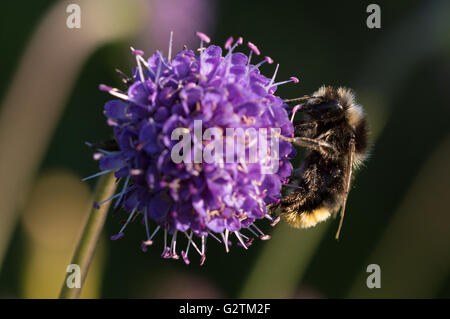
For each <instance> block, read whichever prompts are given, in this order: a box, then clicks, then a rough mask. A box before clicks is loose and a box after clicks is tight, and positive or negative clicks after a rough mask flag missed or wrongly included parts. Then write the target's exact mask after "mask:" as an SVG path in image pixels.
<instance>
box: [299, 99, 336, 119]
mask: <svg viewBox="0 0 450 319" xmlns="http://www.w3.org/2000/svg"><path fill="white" fill-rule="evenodd" d="M300 111H302V112H303V113H306V114H308V115H309V116H310V117H311V118H313V119H316V120H320V119H327V118H328V119H329V118H335V117H339V116H340V115H342V114H343V111H344V109H343V107H342V105H340V103H339V100H337V99H330V100H328V99H323V98H320V97H312V98H311V99H309V100H308V101H307V102H306V103H305V104H303V105H302V106H301V108H300Z"/></svg>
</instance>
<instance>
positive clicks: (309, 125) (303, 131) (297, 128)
mask: <svg viewBox="0 0 450 319" xmlns="http://www.w3.org/2000/svg"><path fill="white" fill-rule="evenodd" d="M316 127H317V123H314V122H303V123H302V122H300V123H297V124H294V136H295V137H303V136H306V135H310V132H311V131H313V130H315V129H316Z"/></svg>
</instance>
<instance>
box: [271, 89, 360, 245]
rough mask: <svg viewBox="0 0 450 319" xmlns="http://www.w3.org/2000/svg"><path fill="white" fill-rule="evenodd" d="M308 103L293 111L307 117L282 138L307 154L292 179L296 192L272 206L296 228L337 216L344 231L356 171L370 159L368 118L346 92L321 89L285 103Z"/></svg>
mask: <svg viewBox="0 0 450 319" xmlns="http://www.w3.org/2000/svg"><path fill="white" fill-rule="evenodd" d="M285 102H286V103H293V102H304V103H303V104H299V105H297V106H295V107H294V109H293V113H294V114H293V117H292V120H293V119H294V115H295V112H296V111H300V112H301V113H303V114H304V120H303V121H301V122H294V137H281V138H283V139H284V140H287V141H289V142H291V143H292V144H293V145H296V146H300V147H303V148H306V149H307V154H306V157H305V159H304V161H303V162H302V164H301V166H300V168H298V169H296V170H295V171H294V173H293V176H292V177H291V181H293V182H294V183H295V184H297V185H295V186H294V185H291V186H292V187H294V188H295V190H294V191H293V192H291V193H290V194H288V195H287V196H285V197H283V198H281V200H280V201H279V202H278V203H277V204H276V205H273V206H272V207H270V210H271V212H276V213H278V214H280V215H281V216H282V217H283V218H284V219H285V220H286V221H287V222H288V223H289V224H290V225H292V226H294V227H296V228H308V227H312V226H315V225H316V224H317V223H319V222H322V221H324V220H326V219H327V218H329V217H330V216H331V215H332V214H337V213H338V211H339V209H340V215H341V219H340V223H339V227H338V231H337V233H336V239H338V238H339V234H340V231H341V228H342V222H343V218H344V213H345V205H346V202H347V197H348V193H349V189H350V183H351V180H352V171H353V169H354V168H356V167H357V166H359V165H360V164H361V163H362V162H363V161H364V160H365V159H366V157H367V151H368V140H367V136H368V127H367V122H366V116H365V114H364V111H363V109H362V107H361V106H360V105H358V104H357V103H356V101H355V98H354V94H353V93H352V91H351V90H349V89H347V88H334V87H331V86H322V87H321V88H319V90H317V91H316V92H315V93H314V94H313V95H312V96H304V97H301V98H297V99H291V100H286V101H285Z"/></svg>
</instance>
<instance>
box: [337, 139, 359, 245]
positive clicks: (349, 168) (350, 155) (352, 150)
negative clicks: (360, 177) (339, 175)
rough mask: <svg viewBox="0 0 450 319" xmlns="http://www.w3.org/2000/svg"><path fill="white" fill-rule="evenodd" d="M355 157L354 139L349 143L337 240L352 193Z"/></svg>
mask: <svg viewBox="0 0 450 319" xmlns="http://www.w3.org/2000/svg"><path fill="white" fill-rule="evenodd" d="M354 157H355V139H354V138H353V137H352V139H351V140H350V143H349V153H348V161H347V165H346V167H345V185H344V187H345V189H344V200H343V201H342V206H341V220H340V222H339V227H338V230H337V233H336V239H339V234H340V233H341V229H342V223H343V221H344V213H345V205H346V204H347V197H348V192H349V191H350V182H351V179H352V170H353V159H354Z"/></svg>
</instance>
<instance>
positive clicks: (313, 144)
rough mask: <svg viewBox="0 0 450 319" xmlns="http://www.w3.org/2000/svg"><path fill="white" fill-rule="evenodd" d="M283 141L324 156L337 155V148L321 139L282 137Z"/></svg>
mask: <svg viewBox="0 0 450 319" xmlns="http://www.w3.org/2000/svg"><path fill="white" fill-rule="evenodd" d="M281 138H282V139H283V140H285V141H288V142H290V143H292V144H294V145H296V146H300V147H306V148H309V149H312V150H315V151H318V152H320V153H322V154H324V155H329V154H330V153H331V154H334V153H336V150H335V148H334V147H333V146H332V145H331V144H330V143H328V142H325V141H323V140H319V139H313V138H308V137H302V136H300V137H284V136H282V137H281Z"/></svg>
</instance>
